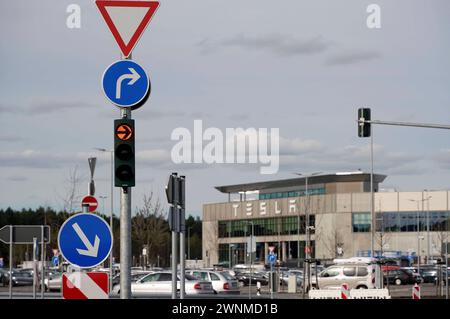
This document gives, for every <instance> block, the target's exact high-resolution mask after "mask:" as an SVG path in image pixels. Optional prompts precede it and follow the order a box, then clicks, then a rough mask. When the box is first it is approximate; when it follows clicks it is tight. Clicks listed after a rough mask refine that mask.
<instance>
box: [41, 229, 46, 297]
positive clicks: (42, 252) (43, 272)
mask: <svg viewBox="0 0 450 319" xmlns="http://www.w3.org/2000/svg"><path fill="white" fill-rule="evenodd" d="M44 242H45V239H44V226H41V299H44V291H45V287H44V286H45V282H44V280H45V266H44V262H45V257H44V250H45V249H44V245H45V244H44Z"/></svg>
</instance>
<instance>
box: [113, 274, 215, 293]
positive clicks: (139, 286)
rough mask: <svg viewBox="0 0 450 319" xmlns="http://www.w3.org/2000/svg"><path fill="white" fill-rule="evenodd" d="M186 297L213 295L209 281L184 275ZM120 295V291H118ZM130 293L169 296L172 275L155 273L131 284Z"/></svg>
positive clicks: (178, 283)
mask: <svg viewBox="0 0 450 319" xmlns="http://www.w3.org/2000/svg"><path fill="white" fill-rule="evenodd" d="M185 278H186V281H185V290H186V295H199V294H214V290H213V288H212V284H211V282H209V281H204V280H199V279H197V278H195V277H193V276H190V275H186V277H185ZM179 290H180V275H179V274H178V276H177V291H179ZM118 293H120V289H119V290H118ZM131 293H132V294H133V295H134V296H146V295H170V294H171V293H172V273H171V272H169V271H167V272H166V271H161V272H155V273H152V274H148V275H147V276H144V277H142V278H141V279H139V280H138V281H137V282H135V283H132V284H131Z"/></svg>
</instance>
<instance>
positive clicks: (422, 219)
mask: <svg viewBox="0 0 450 319" xmlns="http://www.w3.org/2000/svg"><path fill="white" fill-rule="evenodd" d="M449 224H450V212H448V211H443V212H429V213H427V212H422V211H420V212H383V213H377V214H376V228H375V229H376V231H378V232H380V231H385V232H417V228H419V231H427V229H428V228H427V225H429V228H430V231H445V230H446V229H447V225H449Z"/></svg>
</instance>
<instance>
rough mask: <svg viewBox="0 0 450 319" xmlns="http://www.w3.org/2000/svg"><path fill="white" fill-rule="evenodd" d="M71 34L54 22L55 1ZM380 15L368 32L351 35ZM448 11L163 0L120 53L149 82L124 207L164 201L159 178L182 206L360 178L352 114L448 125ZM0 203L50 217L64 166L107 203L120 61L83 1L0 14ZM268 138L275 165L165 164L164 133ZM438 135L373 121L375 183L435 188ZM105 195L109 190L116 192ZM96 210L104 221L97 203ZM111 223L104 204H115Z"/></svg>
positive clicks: (19, 5)
mask: <svg viewBox="0 0 450 319" xmlns="http://www.w3.org/2000/svg"><path fill="white" fill-rule="evenodd" d="M72 3H75V4H78V5H80V7H81V28H80V29H69V28H67V26H66V19H67V17H68V13H66V8H67V6H68V5H69V4H72ZM372 3H375V4H378V5H379V6H380V7H381V28H380V29H369V28H368V27H367V25H366V19H367V16H368V13H367V12H366V9H367V7H368V6H369V5H370V4H372ZM449 12H450V2H449V1H447V0H433V1H430V0H396V1H387V0H371V1H365V0H345V1H344V0H341V1H336V0H327V1H325V0H314V1H312V0H310V1H306V0H304V1H298V0H283V1H276V2H274V1H266V0H257V1H256V0H246V1H237V0H227V1H219V0H217V1H211V0H195V1H181V0H162V1H161V6H160V8H159V9H158V11H157V13H156V15H155V16H154V18H153V20H152V21H151V22H150V25H149V27H148V29H147V30H146V32H145V34H144V35H143V36H142V38H141V40H140V42H139V44H138V45H137V46H136V48H135V50H134V52H133V59H135V60H136V62H138V63H140V65H141V66H142V67H143V68H144V69H146V70H147V73H148V74H149V76H150V79H151V83H152V92H151V95H150V98H149V101H148V102H147V103H146V104H145V105H144V106H143V107H141V108H140V109H138V110H136V111H134V112H133V118H134V119H135V120H136V130H137V133H136V139H137V141H136V148H137V152H138V153H137V186H136V187H135V188H134V189H133V206H134V207H136V206H139V205H140V204H141V203H142V196H143V195H144V194H146V193H147V194H148V193H149V192H151V191H154V192H155V193H156V194H157V195H158V196H159V197H160V198H161V200H162V201H163V202H165V195H164V191H163V190H164V186H165V184H166V182H167V177H168V174H170V172H172V171H177V172H179V173H182V174H185V175H186V176H187V198H188V203H187V211H188V213H191V214H194V215H199V214H201V207H202V204H203V203H207V202H216V201H225V200H226V196H225V195H223V194H220V193H219V192H218V191H216V190H215V189H214V188H213V187H214V186H218V185H228V184H234V183H242V182H250V181H262V180H269V179H278V178H290V177H293V172H313V171H322V172H325V173H333V172H336V171H352V170H357V169H362V170H366V171H367V170H369V169H370V162H369V152H368V151H369V147H368V142H369V139H361V138H358V137H357V125H356V122H355V121H356V113H357V109H358V107H362V106H367V107H371V108H372V114H373V118H374V119H379V120H396V121H411V122H426V123H441V124H450V112H449V108H450V90H449V83H450V72H449V71H450V59H449V56H450V19H449V17H448V13H449ZM0 47H1V49H0V61H1V62H0V63H1V72H0V84H1V88H0V91H1V100H0V124H1V127H2V130H1V131H0V143H1V145H2V147H1V149H0V185H1V192H0V208H6V207H8V206H10V207H13V208H16V209H21V208H27V207H37V206H40V205H49V206H52V207H54V208H56V209H60V208H61V207H62V206H63V202H62V198H64V197H65V196H66V195H67V188H68V182H67V180H68V178H69V176H70V175H71V172H73V171H74V170H76V171H77V174H78V175H79V177H80V178H81V182H80V185H79V188H78V195H79V196H82V195H84V194H86V192H87V183H88V176H89V171H88V161H87V158H88V157H90V156H94V157H97V162H98V163H97V168H96V172H95V180H96V186H97V192H96V195H97V197H98V196H100V195H101V196H108V197H109V196H110V194H109V189H110V188H109V187H110V166H109V164H110V161H109V154H105V153H100V152H98V151H95V150H94V148H95V147H101V148H108V149H111V148H112V145H113V133H112V125H113V120H114V119H115V118H118V117H119V110H118V109H117V107H115V106H113V105H111V103H109V102H108V101H107V100H106V99H105V97H104V96H103V92H102V89H101V85H100V81H101V76H102V74H103V71H104V70H105V68H106V67H107V66H109V65H110V64H111V63H113V62H114V61H116V60H118V59H119V50H118V47H117V45H116V43H115V40H114V39H113V37H112V36H111V34H110V32H109V30H108V28H107V26H106V24H105V22H104V21H103V18H102V17H101V16H100V13H99V12H98V9H97V7H96V6H95V3H94V1H93V0H89V1H87V0H78V1H77V0H71V1H66V0H40V1H25V0H17V1H9V2H6V1H2V2H1V3H0ZM196 119H201V120H203V126H204V128H207V127H217V128H220V129H222V130H225V128H227V127H228V128H235V127H242V128H249V127H254V128H279V130H280V135H281V138H280V155H281V156H280V170H279V172H278V174H276V175H261V174H260V172H259V166H255V165H233V164H226V165H200V164H183V165H176V164H174V163H172V161H171V158H170V152H171V149H172V147H173V146H174V144H175V142H174V141H172V140H171V139H170V136H171V133H172V131H173V130H174V129H175V128H177V127H186V128H188V129H189V130H193V123H194V120H196ZM449 133H450V132H449V131H447V130H432V129H419V128H404V127H390V126H377V127H375V128H374V143H375V171H376V172H377V173H383V174H387V175H388V178H387V179H386V181H385V183H384V185H383V187H384V188H396V189H398V190H402V191H407V190H417V191H419V190H422V189H449V188H450V145H449V140H450V139H449ZM115 198H116V199H117V198H118V192H117V191H116V193H115ZM100 204H101V207H100V211H104V212H109V209H110V205H109V198H108V199H106V204H105V206H104V205H103V204H102V201H100ZM115 207H116V213H117V212H118V210H117V207H118V200H117V201H116V202H115Z"/></svg>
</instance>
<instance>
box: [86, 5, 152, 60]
mask: <svg viewBox="0 0 450 319" xmlns="http://www.w3.org/2000/svg"><path fill="white" fill-rule="evenodd" d="M95 3H96V4H97V7H98V9H99V10H100V13H101V14H102V16H103V18H104V19H105V21H106V24H107V25H108V27H109V29H110V30H111V33H112V34H113V36H114V38H115V39H116V42H117V44H118V45H119V48H120V50H121V51H122V54H123V55H124V57H125V58H128V56H129V55H130V54H131V51H133V49H134V46H135V45H136V43H137V42H138V41H139V38H140V37H141V35H142V33H144V30H145V28H146V27H147V25H148V24H149V22H150V20H151V18H152V17H153V14H154V13H155V11H156V9H158V6H159V2H158V1H110V0H97V1H95Z"/></svg>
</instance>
